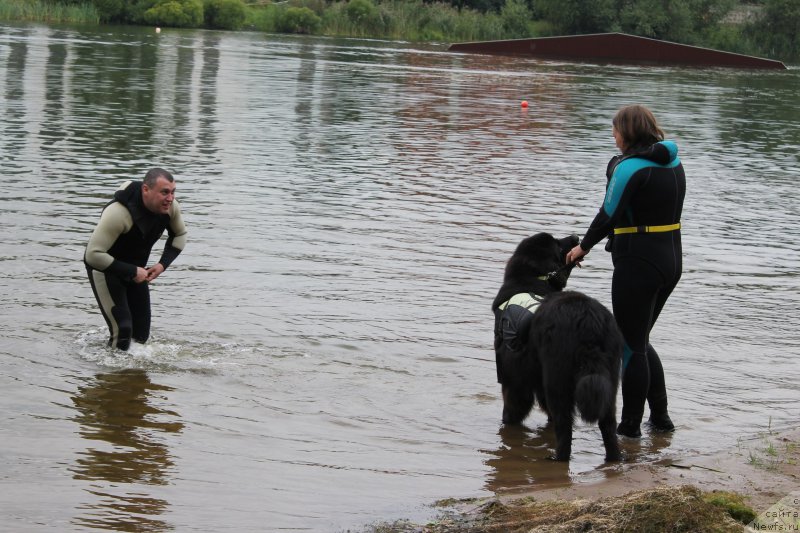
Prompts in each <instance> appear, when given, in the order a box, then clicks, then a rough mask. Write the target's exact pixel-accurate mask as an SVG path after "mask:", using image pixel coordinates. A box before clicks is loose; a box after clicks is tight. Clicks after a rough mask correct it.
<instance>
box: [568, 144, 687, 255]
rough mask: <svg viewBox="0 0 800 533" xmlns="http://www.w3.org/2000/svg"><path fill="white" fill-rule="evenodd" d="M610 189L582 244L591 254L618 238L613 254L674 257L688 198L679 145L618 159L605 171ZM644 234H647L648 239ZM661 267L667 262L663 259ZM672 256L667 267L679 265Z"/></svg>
mask: <svg viewBox="0 0 800 533" xmlns="http://www.w3.org/2000/svg"><path fill="white" fill-rule="evenodd" d="M606 176H607V178H608V186H607V188H606V195H605V199H604V200H603V205H602V206H601V207H600V210H599V211H598V213H597V216H595V218H594V220H593V221H592V223H591V225H590V226H589V229H588V230H587V232H586V234H585V235H584V237H583V239H582V240H581V248H583V249H584V250H587V251H588V250H590V249H591V248H592V247H593V246H594V245H596V244H597V243H598V242H600V240H602V239H603V238H605V237H607V236H610V235H613V244H612V246H611V251H612V253H613V254H615V255H617V256H620V255H628V254H633V255H641V256H643V258H648V257H650V256H651V255H653V254H655V255H656V256H658V255H662V254H663V253H668V254H670V255H672V254H673V252H674V250H669V249H670V248H673V246H669V245H668V246H666V247H665V246H663V244H666V243H665V242H663V241H674V239H675V238H676V237H677V238H679V235H680V217H681V212H682V210H683V199H684V196H685V195H686V175H685V174H684V171H683V165H682V164H681V161H680V159H679V158H678V146H677V145H676V144H675V143H674V142H672V141H662V142H658V143H655V144H653V145H651V146H648V147H645V148H642V149H639V150H635V151H632V152H628V153H626V154H623V155H619V156H615V157H614V158H612V159H611V161H610V162H609V164H608V169H607V171H606ZM641 234H647V236H646V237H644V236H643V235H641ZM653 259H655V262H656V263H657V264H663V263H662V261H660V260H659V259H658V258H653ZM674 260H675V258H674V256H673V257H670V258H669V259H668V260H667V263H671V262H674Z"/></svg>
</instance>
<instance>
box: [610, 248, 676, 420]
mask: <svg viewBox="0 0 800 533" xmlns="http://www.w3.org/2000/svg"><path fill="white" fill-rule="evenodd" d="M679 279H680V271H678V272H677V273H676V275H675V277H674V279H665V277H664V275H663V274H662V273H661V271H660V270H659V269H657V268H655V267H654V266H653V265H652V264H650V263H649V262H647V261H645V260H643V259H640V258H638V257H635V256H628V257H624V258H620V259H615V261H614V276H613V279H612V284H611V301H612V304H613V308H614V318H615V319H616V321H617V325H618V326H619V328H620V331H621V332H622V336H623V337H624V339H625V344H626V346H625V354H624V356H625V361H627V364H626V365H625V366H624V371H623V375H622V416H621V419H622V420H626V421H629V422H632V423H634V424H639V423H640V422H641V420H642V415H643V414H644V403H645V399H647V401H648V404H649V405H650V412H651V415H652V414H654V413H655V414H657V415H661V414H666V412H667V389H666V384H665V382H664V369H663V367H662V366H661V359H659V357H658V354H657V353H656V351H655V350H654V349H653V347H652V346H651V345H650V342H649V337H650V330H651V329H652V328H653V325H654V324H655V323H656V319H658V315H659V314H660V313H661V309H662V308H663V307H664V304H665V303H666V301H667V298H669V295H670V294H671V293H672V290H673V289H674V288H675V286H676V285H677V284H678V280H679Z"/></svg>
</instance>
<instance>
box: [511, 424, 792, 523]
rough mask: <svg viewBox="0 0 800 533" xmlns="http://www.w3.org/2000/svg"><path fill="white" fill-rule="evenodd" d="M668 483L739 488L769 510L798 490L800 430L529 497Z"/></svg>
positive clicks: (590, 494) (600, 493)
mask: <svg viewBox="0 0 800 533" xmlns="http://www.w3.org/2000/svg"><path fill="white" fill-rule="evenodd" d="M664 485H667V486H680V485H693V486H695V487H697V488H699V489H701V490H703V491H714V490H722V491H729V492H736V493H738V494H741V495H742V496H744V497H745V501H746V502H747V503H748V504H749V505H750V507H752V509H753V510H754V511H755V512H756V513H760V512H762V511H765V510H767V509H768V508H769V507H771V506H772V505H774V504H775V503H777V502H778V501H779V500H780V499H781V498H783V497H785V496H787V495H788V494H789V493H791V492H793V491H800V430H794V431H789V432H783V433H770V434H763V435H757V436H753V437H751V438H749V439H746V440H742V441H740V443H739V444H737V445H736V446H735V447H733V448H731V449H729V450H726V451H724V452H721V453H717V454H714V455H709V456H696V457H685V458H680V459H677V458H673V459H664V460H662V461H659V462H658V463H656V464H638V465H636V464H634V465H625V466H624V467H623V468H622V470H621V472H620V474H619V475H618V476H616V477H613V478H609V479H606V480H603V481H601V482H598V483H586V484H575V483H574V484H572V485H570V486H569V487H564V488H558V489H543V490H537V491H533V492H530V493H528V494H527V495H529V496H533V497H534V498H536V499H538V500H550V499H575V498H581V499H593V498H597V497H608V496H620V495H623V494H626V493H628V492H631V491H634V490H642V489H649V488H654V487H660V486H664ZM519 497H520V496H519V495H514V496H509V497H503V498H501V499H502V500H509V499H514V498H519Z"/></svg>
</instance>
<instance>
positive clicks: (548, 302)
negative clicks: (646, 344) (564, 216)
mask: <svg viewBox="0 0 800 533" xmlns="http://www.w3.org/2000/svg"><path fill="white" fill-rule="evenodd" d="M577 243H578V238H577V236H574V235H572V236H570V237H565V238H563V239H558V240H557V239H555V238H554V237H553V236H552V235H550V234H547V233H538V234H536V235H534V236H532V237H528V238H526V239H524V240H523V241H522V242H521V243H520V244H519V246H517V249H516V251H515V252H514V254H513V255H512V256H511V259H509V261H508V264H507V265H506V271H505V276H504V280H503V285H502V287H501V288H500V291H499V292H498V294H497V297H496V298H495V300H494V303H493V304H492V310H493V311H494V313H495V356H496V361H497V380H498V382H499V383H500V384H501V385H502V392H503V422H504V423H506V424H519V423H521V422H522V420H523V419H525V417H527V416H528V413H530V410H531V408H532V407H533V404H534V401H537V402H538V403H539V407H541V409H542V410H543V411H544V412H545V413H547V415H548V418H549V419H550V420H552V422H553V424H554V426H555V432H556V440H557V443H556V454H555V459H556V460H558V461H568V460H569V457H570V453H571V451H572V424H573V417H574V413H575V410H576V408H577V411H578V413H580V416H581V418H583V419H584V420H585V421H587V422H597V423H598V426H599V427H600V432H601V433H602V435H603V444H604V445H605V450H606V460H607V461H617V460H619V459H620V452H619V445H618V443H617V436H616V425H617V420H616V397H617V388H618V386H619V370H620V360H621V356H622V336H621V335H620V333H619V330H618V329H617V325H616V322H615V321H614V317H613V316H612V314H611V313H610V312H609V311H608V309H606V308H605V307H604V306H603V305H602V304H601V303H599V302H598V301H597V300H595V299H593V298H590V297H588V296H586V295H584V294H581V293H579V292H575V291H568V292H561V291H562V289H563V288H564V287H565V286H566V284H567V279H568V278H569V274H570V272H571V270H572V266H565V264H564V263H565V257H566V254H567V252H568V251H569V250H570V249H571V248H572V247H573V246H575V245H576V244H577Z"/></svg>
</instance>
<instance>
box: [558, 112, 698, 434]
mask: <svg viewBox="0 0 800 533" xmlns="http://www.w3.org/2000/svg"><path fill="white" fill-rule="evenodd" d="M612 125H613V128H612V131H613V134H614V140H615V141H616V144H617V147H618V148H619V149H620V150H621V152H622V153H621V154H620V155H617V156H615V157H613V158H612V159H611V161H610V162H609V164H608V170H607V172H606V175H607V177H608V185H607V188H606V196H605V200H604V201H603V205H602V207H601V208H600V211H599V212H598V213H597V216H595V218H594V220H593V221H592V223H591V225H590V226H589V229H588V231H587V232H586V234H585V235H584V237H583V239H582V240H581V242H580V244H578V246H576V247H575V248H573V249H572V250H571V251H570V252H569V253H568V254H567V262H574V261H580V260H581V258H582V257H583V256H584V255H586V254H587V253H589V250H591V249H592V247H593V246H594V245H595V244H597V243H598V242H600V240H602V239H603V238H604V237H606V236H608V237H609V246H607V247H606V248H607V249H610V251H611V258H612V261H613V263H614V274H613V279H612V283H611V301H612V305H613V308H614V318H615V319H616V321H617V325H618V326H619V328H620V331H622V335H623V337H624V338H625V348H624V355H623V369H624V370H623V376H622V416H621V417H620V419H621V420H620V424H619V426H618V427H617V433H618V434H620V435H624V436H627V437H633V438H637V437H640V436H641V430H640V424H641V421H642V416H643V415H644V405H645V399H646V400H647V403H648V405H649V407H650V419H649V423H650V425H651V427H652V428H653V429H654V430H657V431H673V430H674V429H675V426H674V425H673V423H672V420H670V417H669V413H668V412H667V389H666V385H665V382H664V369H663V368H662V366H661V360H660V359H659V357H658V354H657V353H656V351H655V350H654V349H653V347H652V346H651V345H650V343H649V336H650V330H651V329H652V328H653V325H654V324H655V322H656V319H658V315H659V313H661V309H662V308H663V307H664V304H665V303H666V301H667V298H669V295H670V294H671V293H672V290H673V289H674V288H675V286H676V285H677V284H678V280H679V279H680V277H681V269H682V260H681V232H680V220H681V211H682V209H683V199H684V196H685V194H686V176H685V175H684V172H683V165H682V164H681V162H680V159H678V147H677V145H676V144H675V143H674V142H672V141H665V140H664V132H663V131H661V129H660V128H659V126H658V123H657V121H656V119H655V117H654V116H653V114H652V113H651V112H650V110H649V109H647V108H646V107H644V106H641V105H632V106H626V107H623V108H622V109H620V110H619V111H618V112H617V114H616V115H615V116H614V119H613V121H612Z"/></svg>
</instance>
